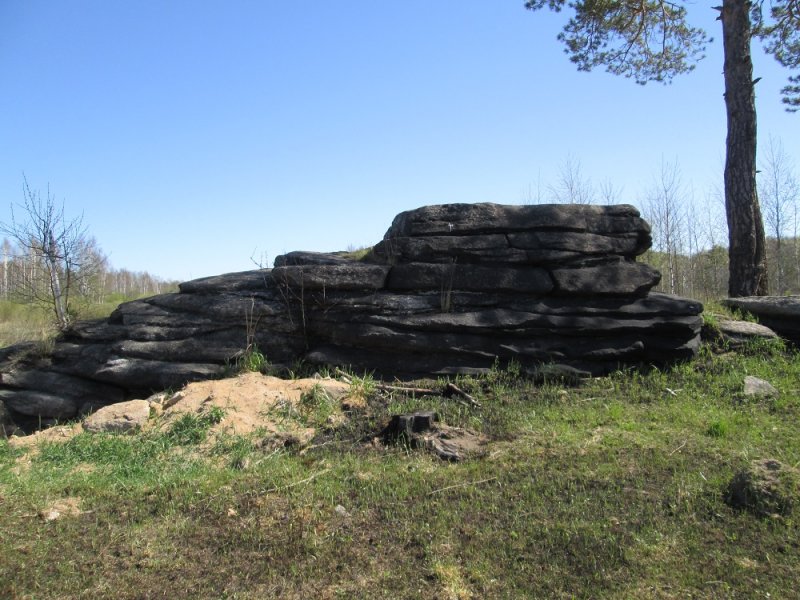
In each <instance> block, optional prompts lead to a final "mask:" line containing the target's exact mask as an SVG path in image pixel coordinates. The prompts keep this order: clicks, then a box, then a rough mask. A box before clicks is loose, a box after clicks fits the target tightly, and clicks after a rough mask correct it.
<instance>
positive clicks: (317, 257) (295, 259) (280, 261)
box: [275, 250, 353, 267]
mask: <svg viewBox="0 0 800 600" xmlns="http://www.w3.org/2000/svg"><path fill="white" fill-rule="evenodd" d="M342 254H343V253H342V252H304V251H302V250H300V251H295V252H288V253H286V254H281V255H280V256H278V257H276V258H275V266H276V267H287V266H297V265H346V264H351V263H352V262H353V261H352V260H350V259H348V258H345V257H343V256H342Z"/></svg>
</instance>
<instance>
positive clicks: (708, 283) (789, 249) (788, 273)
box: [640, 237, 800, 301]
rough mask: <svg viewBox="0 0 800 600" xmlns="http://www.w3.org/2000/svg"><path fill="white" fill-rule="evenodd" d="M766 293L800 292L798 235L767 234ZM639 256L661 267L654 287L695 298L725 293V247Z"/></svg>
mask: <svg viewBox="0 0 800 600" xmlns="http://www.w3.org/2000/svg"><path fill="white" fill-rule="evenodd" d="M767 256H768V262H767V269H768V271H769V285H770V294H774V295H786V294H800V238H797V237H795V238H789V239H781V240H780V244H779V243H778V240H776V239H775V238H767ZM640 260H641V261H642V262H646V263H647V264H649V265H652V266H653V267H655V268H657V269H658V270H659V271H661V283H660V284H659V285H658V286H657V287H656V288H655V290H656V291H659V292H666V293H668V294H677V295H679V296H686V297H688V298H695V299H697V300H702V301H709V300H719V299H720V298H724V297H726V296H727V295H728V249H727V248H726V247H724V246H714V247H713V248H711V249H709V250H701V251H698V252H695V253H692V254H687V253H681V252H677V251H672V252H664V251H660V252H659V251H657V250H652V249H651V250H649V251H647V252H646V253H645V254H644V255H643V256H642V257H641V258H640Z"/></svg>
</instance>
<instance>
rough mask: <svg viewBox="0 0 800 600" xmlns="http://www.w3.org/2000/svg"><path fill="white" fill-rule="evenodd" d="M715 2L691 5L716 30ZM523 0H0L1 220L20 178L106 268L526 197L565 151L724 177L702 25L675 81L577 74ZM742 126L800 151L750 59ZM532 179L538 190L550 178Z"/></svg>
mask: <svg viewBox="0 0 800 600" xmlns="http://www.w3.org/2000/svg"><path fill="white" fill-rule="evenodd" d="M711 4H713V3H707V4H706V3H702V2H701V3H697V4H695V5H693V6H691V7H690V11H694V12H693V16H694V19H695V21H696V22H697V23H701V24H703V25H705V26H707V27H708V29H709V31H710V33H711V34H712V35H714V36H716V37H719V35H718V27H719V23H718V22H716V21H715V20H714V17H715V15H716V13H715V12H714V11H713V10H711V8H710V6H711ZM565 18H566V17H565V15H553V14H549V13H546V12H542V13H530V12H528V11H526V10H524V8H523V2H522V0H508V1H497V0H493V1H491V2H487V1H486V0H459V1H455V0H435V1H433V0H406V1H404V2H386V1H382V0H343V1H341V2H323V1H320V0H309V1H308V2H293V1H285V0H283V1H277V0H261V1H210V0H192V1H188V0H185V1H178V0H171V1H166V2H165V1H162V0H137V1H136V2H131V1H121V0H120V1H114V0H97V1H83V0H71V1H69V2H55V1H52V0H48V1H38V0H0V77H1V78H2V79H1V81H2V94H0V221H7V220H8V219H9V216H10V210H9V206H10V205H11V204H12V203H18V202H20V201H21V200H22V177H23V172H24V173H25V174H26V176H27V178H28V181H29V183H30V185H31V187H33V188H37V189H40V190H42V191H44V190H45V189H46V187H47V185H48V183H49V185H50V188H51V191H52V193H53V194H54V195H55V196H56V198H57V199H58V200H59V201H60V200H63V201H65V203H66V207H67V212H68V213H71V214H79V213H80V212H83V213H84V218H85V221H86V223H87V224H88V226H89V228H90V230H91V232H92V234H93V235H94V236H95V237H96V238H97V241H98V243H99V245H100V246H101V248H103V250H105V252H106V253H108V254H109V255H110V258H111V262H112V264H113V265H114V266H115V267H117V268H127V269H130V270H147V271H150V272H151V273H153V274H156V275H160V276H162V277H167V278H176V279H189V278H194V277H201V276H205V275H212V274H218V273H223V272H228V271H236V270H244V269H248V268H252V267H253V263H252V262H251V259H250V257H251V256H253V255H255V256H256V258H258V257H259V256H262V255H264V254H266V255H267V257H268V260H269V261H272V260H273V259H274V258H275V256H276V255H277V254H280V253H283V252H287V251H290V250H339V249H344V248H346V247H347V246H350V245H352V246H359V245H367V244H372V243H375V242H377V241H378V240H379V239H380V238H381V237H382V236H383V234H384V232H385V230H386V228H387V227H388V226H389V224H390V222H391V219H392V217H393V216H394V215H395V214H396V213H398V212H400V211H402V210H407V209H411V208H415V207H418V206H421V205H424V204H431V203H443V202H482V201H491V202H507V203H519V202H522V201H524V200H525V197H526V195H527V190H528V189H529V187H533V189H534V190H535V189H536V187H537V184H539V185H541V186H542V187H543V188H546V186H547V185H548V184H551V183H554V182H555V181H556V180H557V178H558V171H559V168H560V167H561V166H562V165H563V163H564V162H565V160H566V158H567V156H569V155H571V156H572V157H573V158H574V159H575V160H577V161H580V163H581V167H582V171H583V174H584V175H585V176H586V177H590V178H591V179H593V180H594V181H595V182H600V181H610V182H611V183H613V185H614V186H615V187H617V188H622V189H623V191H624V193H623V199H624V200H625V201H627V202H630V203H633V204H637V205H639V204H641V199H642V193H643V190H645V189H646V188H647V187H648V186H649V185H651V183H652V181H653V177H654V174H655V173H656V171H657V170H658V169H659V166H660V164H661V161H662V158H663V159H666V160H669V161H675V160H677V161H678V163H679V165H680V168H681V171H682V173H683V179H684V181H685V182H686V183H687V184H689V185H691V186H692V187H693V188H694V190H695V194H696V196H697V197H698V201H705V200H703V198H704V196H705V194H706V190H708V189H711V187H713V186H714V185H718V184H719V182H720V180H721V172H722V165H723V159H724V140H725V111H724V104H723V99H722V89H723V81H722V75H721V72H722V58H721V47H720V46H721V44H720V43H719V42H715V43H714V44H713V45H712V46H711V47H710V48H709V53H708V58H707V59H706V60H705V61H704V62H703V63H701V65H700V66H699V67H698V68H697V70H696V71H695V72H694V73H692V74H690V75H686V76H683V77H681V78H679V79H676V80H675V82H674V83H673V84H672V85H670V86H666V87H665V86H661V85H652V84H651V85H648V86H645V87H641V86H637V85H635V84H634V83H633V82H631V81H629V80H625V79H621V78H618V77H614V76H612V75H607V74H605V73H603V72H601V71H598V72H595V73H590V74H587V73H578V72H576V71H575V69H574V67H573V66H572V64H571V63H570V62H569V61H568V59H567V57H566V56H565V55H564V54H563V51H562V48H561V46H560V44H559V43H558V42H557V41H556V39H555V38H556V35H557V34H558V31H559V29H560V24H561V23H563V21H564V19H565ZM755 60H756V76H761V77H763V79H762V81H761V83H759V85H758V88H757V90H758V110H759V135H760V138H761V139H762V140H766V139H767V136H769V135H770V134H772V135H773V136H777V137H779V138H780V139H781V140H782V142H783V145H784V148H785V149H786V151H787V153H788V154H789V155H790V156H792V157H793V158H794V159H795V160H797V159H798V158H800V135H798V133H800V115H798V114H794V115H791V114H787V113H785V112H784V111H783V109H782V108H781V104H780V100H779V95H778V90H779V89H780V88H781V87H782V86H783V85H784V84H785V78H786V75H787V74H788V73H787V72H786V71H784V70H782V69H781V68H780V67H779V66H778V65H777V63H775V62H774V60H773V59H772V58H771V57H765V56H761V55H758V56H756V59H755ZM545 194H546V190H545Z"/></svg>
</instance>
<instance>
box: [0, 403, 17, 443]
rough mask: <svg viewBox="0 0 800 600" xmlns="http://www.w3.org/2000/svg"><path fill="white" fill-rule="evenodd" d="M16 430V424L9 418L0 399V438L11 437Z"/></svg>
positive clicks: (9, 415) (9, 414)
mask: <svg viewBox="0 0 800 600" xmlns="http://www.w3.org/2000/svg"><path fill="white" fill-rule="evenodd" d="M16 432H17V424H16V423H14V420H13V419H12V418H11V413H10V412H9V411H8V409H7V408H6V405H5V402H3V401H2V400H0V439H3V438H7V437H11V436H12V435H14V434H15V433H16Z"/></svg>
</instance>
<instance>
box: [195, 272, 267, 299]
mask: <svg viewBox="0 0 800 600" xmlns="http://www.w3.org/2000/svg"><path fill="white" fill-rule="evenodd" d="M268 277H269V269H258V270H256V271H241V272H239V273H226V274H225V275H215V276H213V277H203V278H201V279H194V280H193V281H187V282H185V283H182V284H180V286H179V289H180V291H181V292H182V293H184V294H219V293H221V292H228V293H236V292H248V291H254V292H258V291H263V290H265V289H267V288H268V287H269V284H268V283H267V281H268Z"/></svg>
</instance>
